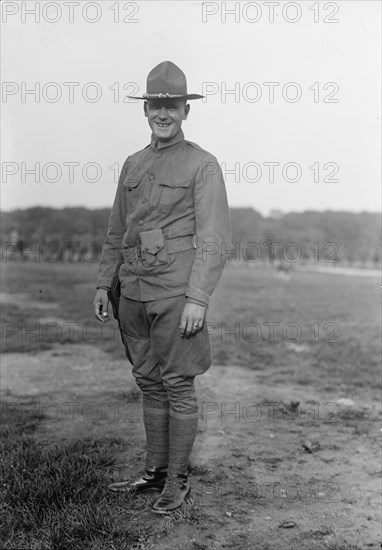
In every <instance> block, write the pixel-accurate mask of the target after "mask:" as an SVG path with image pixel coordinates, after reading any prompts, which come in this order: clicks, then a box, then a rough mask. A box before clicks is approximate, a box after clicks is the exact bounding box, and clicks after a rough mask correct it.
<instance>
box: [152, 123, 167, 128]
mask: <svg viewBox="0 0 382 550" xmlns="http://www.w3.org/2000/svg"><path fill="white" fill-rule="evenodd" d="M155 124H156V125H157V126H159V128H168V126H171V122H167V123H161V122H156V123H155Z"/></svg>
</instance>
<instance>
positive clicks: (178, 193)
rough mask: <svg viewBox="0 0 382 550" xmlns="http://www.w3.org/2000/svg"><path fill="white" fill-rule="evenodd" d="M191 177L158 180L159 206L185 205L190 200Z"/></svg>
mask: <svg viewBox="0 0 382 550" xmlns="http://www.w3.org/2000/svg"><path fill="white" fill-rule="evenodd" d="M191 184H192V178H191V177H190V178H185V179H162V180H161V181H159V188H160V197H159V207H162V206H163V207H164V208H168V207H170V206H171V207H176V206H178V205H181V206H182V207H186V206H187V205H188V203H189V202H190V200H192V196H193V190H192V185H191Z"/></svg>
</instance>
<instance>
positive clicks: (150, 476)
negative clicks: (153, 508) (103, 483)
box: [108, 467, 167, 494]
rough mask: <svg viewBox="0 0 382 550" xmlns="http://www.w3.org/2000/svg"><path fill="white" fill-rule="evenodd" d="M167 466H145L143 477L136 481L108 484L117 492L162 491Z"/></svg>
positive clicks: (109, 487) (111, 489)
mask: <svg viewBox="0 0 382 550" xmlns="http://www.w3.org/2000/svg"><path fill="white" fill-rule="evenodd" d="M166 475H167V467H164V468H154V467H152V468H151V467H148V468H145V470H144V472H143V475H142V477H140V478H139V479H136V480H135V481H119V482H117V483H112V484H111V485H109V486H108V489H110V491H114V492H116V493H130V494H139V493H146V492H150V491H152V492H157V491H162V489H163V487H164V484H165V482H166Z"/></svg>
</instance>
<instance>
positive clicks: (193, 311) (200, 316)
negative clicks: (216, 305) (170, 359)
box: [179, 302, 206, 338]
mask: <svg viewBox="0 0 382 550" xmlns="http://www.w3.org/2000/svg"><path fill="white" fill-rule="evenodd" d="M205 312H206V308H205V307H204V306H201V305H199V304H193V303H192V302H186V305H185V306H184V309H183V313H182V317H181V320H180V325H179V330H180V335H181V337H182V338H190V336H193V335H194V334H196V333H197V332H199V331H200V330H202V328H203V323H204V315H205Z"/></svg>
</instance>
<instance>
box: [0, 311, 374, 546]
mask: <svg viewBox="0 0 382 550" xmlns="http://www.w3.org/2000/svg"><path fill="white" fill-rule="evenodd" d="M43 313H44V312H43V311H41V314H42V315H43ZM288 345H289V346H291V345H292V346H294V347H293V348H292V349H289V351H292V352H293V353H294V354H296V356H297V355H299V356H301V355H303V354H304V353H308V350H307V349H306V346H305V347H304V346H299V345H297V344H288ZM295 378H296V373H295V372H294V371H293V369H289V370H288V369H284V370H283V371H280V369H279V370H278V371H277V372H276V371H275V370H274V369H272V368H271V367H269V368H267V370H265V371H264V370H263V371H260V372H256V371H255V372H254V371H253V370H250V369H248V368H245V367H239V366H234V365H232V366H219V365H216V364H215V365H214V366H212V367H211V369H210V370H209V371H208V372H207V373H206V374H205V375H203V376H201V377H199V378H198V388H199V404H200V418H199V433H198V436H197V441H196V444H195V448H194V451H193V455H192V466H193V475H192V485H193V490H192V497H191V499H190V500H189V502H188V503H187V513H185V514H184V520H183V521H182V520H181V521H177V522H176V523H169V522H170V521H171V520H170V519H168V518H158V517H157V516H155V515H154V514H153V513H152V512H151V510H150V504H151V503H152V499H153V497H140V498H141V499H142V498H143V499H146V500H145V504H146V505H145V507H144V509H143V511H142V522H143V525H145V526H146V527H147V525H152V526H154V525H155V528H154V529H153V534H152V535H151V536H146V535H145V537H144V538H142V544H141V546H139V547H140V548H142V549H144V548H155V549H157V550H171V549H174V550H175V549H185V550H188V549H204V548H205V549H207V548H216V549H219V548H232V549H244V548H248V549H275V550H276V549H277V550H279V549H282V550H283V549H286V550H289V549H291V550H293V549H296V550H297V549H298V550H304V549H312V548H315V549H321V548H333V549H335V548H337V549H340V548H341V549H345V548H346V549H349V550H350V549H351V548H362V549H367V548H371V549H373V548H374V549H375V548H380V546H381V529H380V489H381V487H380V465H379V443H378V439H379V436H380V414H381V413H380V406H379V393H378V392H377V391H375V390H373V389H369V390H368V392H367V399H365V390H364V389H363V390H362V393H360V395H357V392H354V393H353V394H352V395H351V396H349V395H346V396H345V395H343V391H342V390H341V388H338V389H337V390H333V391H331V392H326V393H325V394H324V393H322V392H318V391H317V390H315V389H313V388H312V387H311V386H302V385H301V384H298V383H295V382H296V380H295ZM2 393H3V397H4V400H5V402H9V401H11V402H16V403H17V404H18V406H19V407H20V413H21V414H29V412H37V411H39V412H41V413H42V414H43V415H44V419H43V420H42V422H40V423H39V424H38V428H37V432H36V434H35V435H36V437H37V438H39V439H41V440H44V441H47V440H49V441H50V442H51V443H52V442H54V441H59V440H60V441H62V440H70V439H76V438H84V437H92V438H99V437H113V436H115V437H122V438H123V439H124V441H125V443H126V445H125V450H124V451H123V452H122V453H121V454H120V455H119V456H116V464H115V468H113V469H112V470H111V471H110V477H111V478H112V479H120V478H123V477H125V476H126V475H129V476H130V475H134V473H135V472H138V470H139V468H140V467H141V465H142V460H143V457H144V432H143V425H142V418H141V417H142V411H141V405H140V400H139V394H138V392H137V390H136V387H135V383H134V381H133V379H132V376H131V373H130V370H129V366H128V363H127V362H126V361H125V360H123V359H119V360H113V361H110V356H109V354H108V353H107V352H105V351H103V350H101V349H99V347H97V345H90V344H88V343H87V344H73V345H70V346H67V345H66V346H63V345H60V344H55V345H52V346H51V349H49V350H47V351H42V352H40V353H36V354H25V353H8V354H5V355H3V357H2ZM291 403H292V405H290V404H291ZM297 403H299V404H298V405H297ZM23 404H24V405H23ZM181 519H182V518H181Z"/></svg>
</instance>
